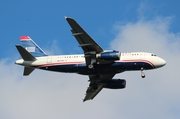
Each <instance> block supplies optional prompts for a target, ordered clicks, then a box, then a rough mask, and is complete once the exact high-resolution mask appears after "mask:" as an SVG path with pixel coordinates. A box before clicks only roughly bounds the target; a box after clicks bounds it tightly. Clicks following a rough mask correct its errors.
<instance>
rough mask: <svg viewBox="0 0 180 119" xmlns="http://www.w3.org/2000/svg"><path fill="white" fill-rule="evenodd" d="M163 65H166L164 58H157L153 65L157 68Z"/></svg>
mask: <svg viewBox="0 0 180 119" xmlns="http://www.w3.org/2000/svg"><path fill="white" fill-rule="evenodd" d="M164 65H166V61H165V60H164V59H162V58H158V59H157V63H156V64H155V67H156V68H159V67H162V66H164Z"/></svg>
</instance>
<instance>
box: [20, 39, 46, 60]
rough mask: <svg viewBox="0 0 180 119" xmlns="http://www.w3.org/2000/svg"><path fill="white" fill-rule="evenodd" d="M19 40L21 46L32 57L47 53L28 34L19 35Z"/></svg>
mask: <svg viewBox="0 0 180 119" xmlns="http://www.w3.org/2000/svg"><path fill="white" fill-rule="evenodd" d="M20 41H21V45H22V47H24V48H25V49H26V50H27V51H28V52H29V53H30V54H31V55H33V56H34V57H41V56H47V54H46V53H45V52H44V51H43V50H42V49H41V48H40V47H39V46H38V45H37V44H36V43H35V42H34V41H33V40H32V39H31V38H30V37H29V36H20Z"/></svg>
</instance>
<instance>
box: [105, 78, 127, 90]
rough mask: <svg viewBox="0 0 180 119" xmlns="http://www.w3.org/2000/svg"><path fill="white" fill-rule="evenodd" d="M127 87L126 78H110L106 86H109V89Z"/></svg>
mask: <svg viewBox="0 0 180 119" xmlns="http://www.w3.org/2000/svg"><path fill="white" fill-rule="evenodd" d="M125 87H126V80H124V79H112V80H108V81H107V82H106V83H105V85H104V88H109V89H122V88H125Z"/></svg>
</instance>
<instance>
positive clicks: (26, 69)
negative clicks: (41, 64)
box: [23, 67, 34, 76]
mask: <svg viewBox="0 0 180 119" xmlns="http://www.w3.org/2000/svg"><path fill="white" fill-rule="evenodd" d="M32 71H34V68H29V67H24V73H23V75H24V76H28V75H29V74H30V73H31V72H32Z"/></svg>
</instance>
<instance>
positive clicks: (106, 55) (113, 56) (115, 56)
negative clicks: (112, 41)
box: [96, 51, 120, 60]
mask: <svg viewBox="0 0 180 119" xmlns="http://www.w3.org/2000/svg"><path fill="white" fill-rule="evenodd" d="M96 58H97V59H102V60H120V52H119V51H110V52H109V51H108V52H102V53H99V54H96Z"/></svg>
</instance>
